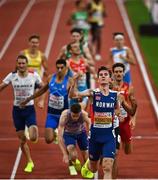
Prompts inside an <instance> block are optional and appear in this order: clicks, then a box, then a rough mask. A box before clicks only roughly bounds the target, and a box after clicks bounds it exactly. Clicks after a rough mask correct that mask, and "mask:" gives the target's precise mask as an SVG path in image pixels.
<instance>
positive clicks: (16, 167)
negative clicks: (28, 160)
mask: <svg viewBox="0 0 158 180" xmlns="http://www.w3.org/2000/svg"><path fill="white" fill-rule="evenodd" d="M21 155H22V151H21V148H19V149H18V153H17V156H16V160H15V163H14V166H13V170H12V173H11V176H10V180H13V179H14V178H15V175H16V172H17V169H18V166H19V163H20V159H21Z"/></svg>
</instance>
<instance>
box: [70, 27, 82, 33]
mask: <svg viewBox="0 0 158 180" xmlns="http://www.w3.org/2000/svg"><path fill="white" fill-rule="evenodd" d="M74 32H77V33H79V34H81V35H82V34H83V31H82V29H80V28H73V29H71V31H70V33H71V34H72V33H74Z"/></svg>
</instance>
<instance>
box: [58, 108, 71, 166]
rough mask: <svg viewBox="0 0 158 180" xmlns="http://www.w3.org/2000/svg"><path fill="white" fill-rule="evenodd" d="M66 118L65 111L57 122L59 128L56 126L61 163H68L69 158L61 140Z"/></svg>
mask: <svg viewBox="0 0 158 180" xmlns="http://www.w3.org/2000/svg"><path fill="white" fill-rule="evenodd" d="M66 118H67V110H65V111H63V112H62V114H61V116H60V120H59V126H58V142H59V147H60V149H61V151H62V153H63V161H64V162H65V163H68V162H69V157H68V153H67V150H66V147H65V144H64V140H63V134H64V127H65V120H66Z"/></svg>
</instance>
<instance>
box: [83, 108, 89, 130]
mask: <svg viewBox="0 0 158 180" xmlns="http://www.w3.org/2000/svg"><path fill="white" fill-rule="evenodd" d="M82 114H83V119H84V121H85V122H86V126H87V129H86V130H87V132H89V130H90V127H91V120H90V118H89V117H88V113H87V112H86V111H84V110H82Z"/></svg>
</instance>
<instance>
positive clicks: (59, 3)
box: [45, 0, 65, 58]
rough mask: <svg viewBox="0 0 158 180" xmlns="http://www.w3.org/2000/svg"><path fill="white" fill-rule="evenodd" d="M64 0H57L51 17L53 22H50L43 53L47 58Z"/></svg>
mask: <svg viewBox="0 0 158 180" xmlns="http://www.w3.org/2000/svg"><path fill="white" fill-rule="evenodd" d="M64 1H65V0H60V1H58V4H57V8H56V11H55V16H54V19H53V22H52V26H51V29H50V33H49V37H48V42H47V46H46V49H45V55H46V57H47V58H48V57H49V54H50V51H51V47H52V44H53V41H54V38H55V33H56V30H57V26H58V23H59V19H60V15H61V12H62V9H63V5H64Z"/></svg>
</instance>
